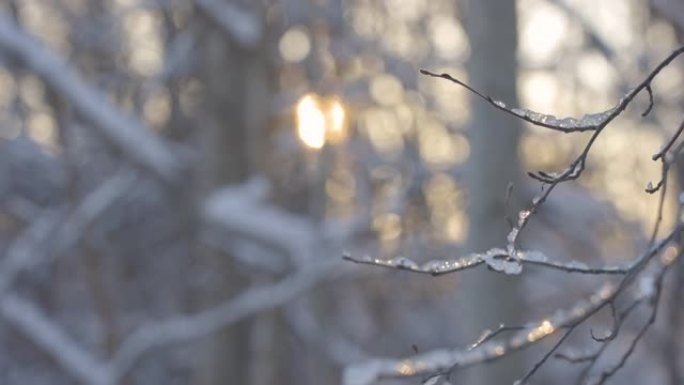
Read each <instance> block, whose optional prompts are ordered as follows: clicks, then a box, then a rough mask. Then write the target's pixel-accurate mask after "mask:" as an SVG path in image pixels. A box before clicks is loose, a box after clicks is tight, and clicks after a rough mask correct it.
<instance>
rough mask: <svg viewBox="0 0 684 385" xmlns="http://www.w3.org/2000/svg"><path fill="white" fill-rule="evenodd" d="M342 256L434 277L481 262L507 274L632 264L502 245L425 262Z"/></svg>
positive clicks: (619, 270) (610, 269)
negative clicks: (562, 258)
mask: <svg viewBox="0 0 684 385" xmlns="http://www.w3.org/2000/svg"><path fill="white" fill-rule="evenodd" d="M342 258H344V259H346V260H348V261H351V262H355V263H361V264H366V265H373V266H382V267H389V268H395V269H400V270H408V271H412V272H415V273H424V274H430V275H433V276H439V275H444V274H449V273H454V272H457V271H461V270H465V269H469V268H472V267H476V266H479V265H481V264H486V265H487V267H489V268H490V269H491V270H494V271H496V272H500V273H505V274H519V273H520V272H521V271H522V265H524V264H529V265H537V266H541V267H546V268H550V269H556V270H561V271H565V272H567V273H582V274H618V275H619V274H626V273H627V272H628V271H629V266H626V265H625V266H621V265H616V266H611V265H607V266H604V267H589V266H587V265H585V264H584V263H581V262H577V261H571V262H559V261H552V260H550V259H549V258H548V257H547V256H546V255H544V254H543V253H541V252H539V251H517V252H516V253H515V256H514V257H511V256H510V255H509V254H508V252H507V251H506V250H504V249H500V248H493V249H490V250H488V251H487V252H485V253H475V254H470V255H468V256H465V257H461V258H458V259H453V260H433V261H429V262H426V263H424V264H422V265H421V264H418V263H417V262H414V261H413V260H411V259H409V258H405V257H397V258H393V259H388V260H386V259H378V258H373V257H370V256H366V257H363V258H354V257H352V256H350V255H344V256H343V257H342Z"/></svg>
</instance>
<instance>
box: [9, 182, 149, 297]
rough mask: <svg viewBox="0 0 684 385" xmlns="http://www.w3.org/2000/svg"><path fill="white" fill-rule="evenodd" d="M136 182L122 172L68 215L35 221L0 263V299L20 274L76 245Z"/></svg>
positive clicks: (63, 212) (61, 212)
mask: <svg viewBox="0 0 684 385" xmlns="http://www.w3.org/2000/svg"><path fill="white" fill-rule="evenodd" d="M135 180H136V178H135V175H134V174H132V173H130V172H121V173H119V174H117V175H115V176H114V177H112V178H110V179H108V180H107V181H105V182H103V183H102V184H101V185H100V186H98V187H97V188H96V189H95V190H93V191H92V192H91V193H90V194H88V196H86V197H85V199H84V200H83V201H82V202H81V203H80V204H79V205H78V206H77V207H76V208H75V209H74V211H73V212H71V213H70V214H67V212H66V210H55V209H50V210H49V211H47V212H45V213H44V214H43V215H42V216H40V217H38V218H37V219H35V220H34V221H33V223H32V224H31V226H30V227H29V228H28V229H27V230H25V232H24V234H23V235H22V236H20V237H19V238H18V239H17V240H15V241H14V242H13V243H12V244H11V245H10V247H9V248H8V250H7V252H6V254H5V257H4V259H3V260H2V262H1V263H0V296H1V295H2V294H3V293H4V292H5V290H7V288H8V287H9V285H10V284H11V283H12V281H13V280H14V279H15V277H16V275H17V274H19V273H20V272H21V271H23V270H26V269H29V268H30V267H32V266H34V265H36V264H38V263H42V262H45V261H46V260H47V259H49V257H52V256H58V255H60V254H61V253H63V252H64V251H65V250H67V249H69V248H70V247H73V246H74V245H75V244H76V243H78V241H79V240H80V239H81V237H82V236H83V234H84V232H85V230H86V228H87V227H88V226H89V225H90V224H91V223H92V222H93V221H95V220H96V219H97V218H99V217H100V215H102V214H103V213H104V212H105V211H106V210H107V208H109V207H111V205H112V204H113V203H114V202H116V201H117V199H118V198H120V197H121V196H122V195H123V194H124V193H125V192H127V191H129V189H130V188H131V186H132V185H133V183H134V182H135Z"/></svg>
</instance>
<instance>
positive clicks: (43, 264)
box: [0, 0, 684, 385]
mask: <svg viewBox="0 0 684 385" xmlns="http://www.w3.org/2000/svg"><path fill="white" fill-rule="evenodd" d="M683 33H684V3H681V2H679V1H668V0H650V1H637V0H603V1H590V0H518V1H508V0H501V1H495V0H486V1H477V0H471V1H466V0H429V1H428V0H377V1H371V0H242V1H240V0H3V1H2V2H0V250H2V257H0V258H1V259H0V320H1V321H0V382H1V383H2V384H36V385H39V384H75V383H117V384H118V383H121V384H131V385H133V384H200V385H218V384H244V385H265V384H341V383H342V378H343V375H342V373H343V370H344V368H345V367H346V366H347V365H349V364H352V363H358V362H363V361H364V360H366V359H368V358H369V357H376V356H377V357H404V356H409V355H411V354H415V353H416V352H424V351H428V350H430V349H434V348H440V347H457V346H467V344H469V343H471V342H472V341H474V340H475V339H476V338H477V337H478V336H479V334H480V333H481V331H482V329H484V328H495V327H497V326H498V325H499V324H500V323H501V322H505V323H507V324H521V323H524V322H526V321H529V320H534V319H538V318H539V317H543V316H544V315H546V314H550V313H552V312H553V311H554V310H555V309H557V308H560V307H567V306H568V305H570V304H572V303H574V302H575V301H576V300H577V299H578V298H580V297H582V296H586V295H587V294H588V293H591V292H592V291H593V290H595V289H596V288H597V287H599V286H600V284H601V282H602V278H597V277H586V276H575V275H568V274H562V273H558V272H552V271H551V272H549V271H537V270H534V269H529V270H526V271H525V273H524V274H523V275H521V276H515V277H506V276H503V275H501V274H497V273H494V272H490V271H487V270H486V269H484V268H482V269H481V270H480V269H479V268H478V269H476V270H473V271H467V272H464V273H458V274H453V275H447V276H444V277H438V278H433V277H430V276H422V275H420V276H419V275H412V274H411V273H408V272H402V271H396V270H384V269H378V268H374V267H368V266H357V265H352V264H351V263H349V262H343V261H342V260H341V257H342V255H343V253H349V254H351V255H355V256H363V255H372V256H375V257H378V258H391V257H396V256H399V255H404V256H408V257H411V258H412V259H414V260H416V261H420V262H424V261H428V260H431V259H438V258H447V257H453V256H457V255H462V254H464V253H466V252H471V251H483V250H486V249H488V248H490V247H493V246H501V245H504V244H505V239H506V234H507V232H508V230H509V225H508V224H507V222H506V219H505V218H506V216H507V215H510V216H513V217H515V216H516V215H517V214H516V212H517V210H519V209H521V208H523V207H525V206H528V205H529V204H530V201H531V199H532V197H533V196H534V195H535V194H536V193H537V192H539V189H540V186H539V183H538V182H534V181H532V180H531V179H529V178H527V177H526V176H525V173H526V171H538V170H545V171H557V170H561V169H562V168H564V167H565V166H566V165H567V164H568V163H569V162H570V161H572V159H574V157H575V156H576V155H577V154H578V153H579V152H580V151H581V149H582V148H583V146H584V144H585V142H586V140H587V139H588V138H589V136H588V135H586V134H571V135H567V134H562V133H556V132H553V131H550V130H546V129H541V128H539V127H531V126H527V125H526V124H523V123H522V122H520V121H517V120H515V119H514V118H512V117H511V116H508V115H505V114H503V113H501V112H500V111H496V110H494V109H493V108H492V107H491V106H489V105H486V104H485V103H484V102H482V101H481V100H479V99H473V98H472V97H471V96H470V95H469V94H468V93H467V92H466V91H465V90H464V89H463V88H460V87H458V86H456V85H455V84H453V83H449V82H447V81H445V80H442V79H435V78H429V77H426V76H423V75H420V74H419V69H421V68H425V69H428V70H430V71H433V72H437V73H441V72H447V73H449V74H451V75H453V76H455V77H457V78H459V79H461V80H464V81H466V82H468V83H469V84H472V85H473V86H474V87H475V88H477V89H479V90H482V91H483V92H484V93H486V94H489V95H492V96H494V97H496V98H498V99H501V100H503V101H505V102H506V103H507V104H509V105H514V106H518V105H519V106H524V107H527V108H530V109H533V110H537V111H542V112H545V113H551V114H554V115H556V116H581V115H582V114H584V113H589V112H598V111H603V110H606V109H609V108H611V107H612V106H613V105H614V104H615V103H616V101H617V100H618V98H619V97H620V96H621V95H622V94H624V93H625V92H627V91H628V90H629V89H630V87H632V86H634V85H635V84H637V83H639V82H640V81H641V80H642V79H643V76H644V75H645V74H646V73H648V71H650V70H651V69H652V68H653V67H655V65H657V64H658V63H659V62H660V61H661V60H662V59H663V58H664V57H665V56H667V55H668V54H669V53H670V52H671V51H672V50H674V49H675V48H677V47H678V45H679V44H680V40H681V37H682V34H683ZM683 69H684V68H683V67H682V63H681V62H677V61H675V63H673V64H672V65H670V66H669V67H668V68H667V69H666V70H665V71H664V72H663V73H662V74H661V76H659V77H658V78H657V80H656V81H655V82H654V83H653V90H654V95H655V107H654V110H653V112H652V113H651V114H650V115H648V116H647V117H646V118H642V117H641V113H642V112H643V111H644V109H646V107H647V105H648V96H647V95H640V96H639V97H638V98H637V99H636V100H635V101H634V103H633V104H632V105H631V106H630V107H629V108H628V110H627V111H626V112H625V114H624V115H622V116H621V117H620V118H619V119H618V120H617V121H616V122H615V123H614V124H613V125H611V126H610V127H609V128H608V130H606V132H605V133H604V134H603V135H602V136H601V137H600V139H599V141H598V142H597V144H596V145H595V146H594V148H593V149H592V153H591V155H590V158H589V162H588V165H587V170H586V172H585V173H584V174H583V176H582V178H580V179H579V180H578V181H576V182H572V183H567V184H564V185H563V186H561V187H560V188H559V189H558V190H557V191H555V192H554V194H553V195H552V196H551V198H550V200H549V201H548V203H547V204H546V205H545V206H544V207H543V209H542V210H541V211H540V212H539V213H538V214H537V216H536V217H535V218H534V219H533V220H532V221H531V223H530V226H529V227H528V228H527V230H526V233H525V234H524V235H523V237H522V242H523V244H524V245H525V246H526V247H528V248H533V249H538V250H542V251H544V252H545V253H547V255H549V256H551V257H553V258H555V259H558V260H569V259H574V260H578V261H581V262H585V263H588V264H594V263H600V262H601V261H602V260H604V261H609V262H619V261H627V260H630V259H632V258H634V256H635V255H637V254H638V253H639V252H640V251H641V250H643V248H644V247H645V245H646V244H647V243H648V238H649V237H650V232H651V229H652V226H653V224H654V222H655V220H656V208H657V205H658V197H657V196H653V195H649V194H646V193H644V189H645V187H646V186H647V184H648V182H649V181H651V182H653V183H656V182H657V181H658V180H659V177H660V165H659V163H657V162H653V161H652V160H651V156H652V155H653V154H654V153H655V152H657V151H658V150H659V149H660V148H661V146H662V144H663V143H664V141H665V140H666V139H667V138H668V137H669V136H670V135H671V134H672V133H673V132H674V131H675V130H676V128H677V127H678V125H679V123H680V119H681V110H682V99H681V89H682V76H684V72H683ZM509 183H512V184H513V189H512V193H511V194H508V195H509V197H508V198H507V186H508V185H509ZM677 194H678V188H676V187H675V188H671V189H670V191H669V193H668V196H667V200H666V213H665V214H666V215H665V219H664V222H665V223H664V224H665V227H666V228H667V227H668V226H671V225H672V223H673V221H674V218H676V199H675V197H676V196H677ZM680 270H681V269H680ZM682 275H683V274H682V273H681V272H680V273H679V274H674V275H672V279H670V280H669V281H668V282H669V283H668V284H671V285H680V286H677V287H680V288H681V287H682V286H681V285H684V284H683V283H682V282H684V278H682ZM681 292H682V291H681V290H679V293H681ZM671 297H672V298H670V297H666V298H665V300H664V301H665V304H664V305H663V307H662V308H661V312H663V313H666V316H664V317H660V318H659V321H658V324H657V325H656V327H655V329H653V330H652V331H651V333H650V334H649V338H647V340H646V341H645V342H643V343H642V344H641V345H640V347H639V348H638V349H637V351H636V353H635V354H636V355H637V356H638V357H639V358H633V361H630V362H631V363H634V362H638V365H633V366H629V365H628V367H627V368H625V369H624V370H623V371H622V373H621V374H619V375H618V376H619V378H620V379H616V380H615V381H617V383H635V384H637V383H650V384H657V383H662V384H676V383H679V382H678V378H681V371H680V370H681V368H678V365H681V363H682V362H684V359H681V357H682V356H681V344H677V339H678V338H679V341H681V338H682V334H681V333H682V332H681V330H682V328H681V326H682V325H681V323H682V321H681V317H680V314H679V313H680V312H679V311H678V309H681V308H684V306H682V302H681V296H677V295H674V296H671ZM195 314H204V315H205V316H203V318H202V317H197V318H192V317H191V318H183V315H188V316H189V315H195ZM604 316H605V317H604ZM179 317H180V318H179ZM602 317H603V318H602ZM601 319H603V321H605V323H604V324H602V323H601ZM167 320H176V321H178V322H177V323H175V324H174V323H168V322H166V321H167ZM596 322H597V324H594V325H593V326H594V327H596V328H598V329H597V330H603V329H606V328H608V327H609V326H610V322H611V319H610V314H602V315H601V316H599V317H598V320H597V321H596ZM158 325H165V327H166V328H158V329H157V326H158ZM141 328H142V329H141ZM601 328H603V329H601ZM588 330H589V329H588V328H587V333H584V334H583V335H582V333H577V334H578V335H580V337H578V338H576V339H571V340H570V342H569V344H570V346H574V347H576V348H578V349H584V348H586V347H588V346H591V343H592V342H591V339H590V338H589V333H588ZM636 330H637V329H636V326H634V327H633V326H630V324H629V323H628V324H626V325H625V329H624V331H623V332H624V333H626V335H627V336H629V335H630V333H632V334H634V333H635V332H636ZM157 331H158V332H157ZM155 333H156V334H155ZM141 341H142V342H141ZM150 341H152V342H150ZM146 344H147V345H146ZM545 344H546V343H545V342H544V343H542V344H541V346H539V347H538V348H533V349H531V350H530V351H529V352H527V353H526V354H524V355H520V354H517V355H513V356H512V357H510V358H508V359H505V360H502V361H501V362H500V363H496V364H492V365H488V366H485V367H484V370H479V369H473V370H467V371H464V372H459V373H457V374H456V375H455V376H454V377H452V382H453V383H454V384H459V383H468V384H494V383H512V382H513V380H514V379H516V378H519V377H520V376H522V374H524V373H525V371H526V370H527V369H528V368H529V366H530V365H531V364H533V363H534V360H535V359H536V358H538V357H539V356H540V355H542V354H543V352H544V351H545V349H548V346H550V345H545ZM141 346H142V347H141ZM618 346H620V345H618ZM136 349H137V350H136ZM535 349H536V350H535ZM608 358H610V355H608ZM108 362H109V363H113V364H112V365H113V366H108V365H107V364H106V363H108ZM637 366H638V368H639V370H638V371H637V370H635V369H636V367H637ZM112 368H114V369H112ZM578 372H579V370H578V367H577V366H572V365H570V364H568V363H567V362H555V361H553V360H552V361H550V362H549V363H548V364H547V365H546V366H545V367H544V368H543V369H542V370H541V371H540V373H539V374H538V375H537V377H536V380H537V381H539V382H538V383H554V384H561V383H574V381H575V380H576V377H577V374H578ZM112 373H116V374H112ZM678 376H680V377H678ZM103 378H108V379H106V380H102V379H103ZM98 381H105V382H98ZM106 381H110V382H106ZM383 383H386V384H395V383H401V384H404V383H406V384H417V383H420V378H413V379H410V380H402V381H399V380H387V381H385V382H383Z"/></svg>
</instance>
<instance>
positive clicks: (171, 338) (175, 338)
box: [111, 261, 338, 380]
mask: <svg viewBox="0 0 684 385" xmlns="http://www.w3.org/2000/svg"><path fill="white" fill-rule="evenodd" d="M337 266H338V263H336V262H335V261H332V262H323V263H316V264H310V265H308V266H307V267H306V268H304V269H302V270H301V271H299V272H297V273H294V274H291V275H290V276H288V277H287V278H284V279H283V280H281V281H279V282H277V283H275V284H272V285H267V286H262V287H258V288H253V289H248V290H246V291H244V292H243V293H241V294H239V295H238V296H237V297H235V298H233V299H230V300H228V301H227V302H225V303H224V304H222V305H219V306H217V307H215V308H212V309H209V310H206V311H203V312H200V313H197V314H194V315H187V316H178V317H173V318H170V319H167V320H161V321H155V322H150V323H149V324H148V325H144V326H142V327H140V328H138V330H136V331H134V332H133V333H132V334H130V335H129V336H128V337H127V338H126V339H125V340H124V341H123V343H122V344H121V347H120V349H119V351H118V352H117V353H116V354H115V356H114V358H113V360H112V362H111V367H112V371H113V373H114V376H115V379H117V380H118V379H119V378H121V377H122V376H123V375H125V374H126V373H127V372H128V371H129V370H130V369H132V368H133V366H134V365H135V364H136V363H137V362H138V360H139V359H140V358H141V357H142V356H143V355H145V354H146V353H149V352H150V351H151V350H153V349H157V348H162V347H166V346H170V345H173V344H177V343H180V342H184V341H190V340H193V339H196V338H199V337H203V336H206V335H209V334H211V333H214V332H217V331H219V330H221V329H222V328H224V327H226V326H228V325H231V324H233V323H235V322H237V321H239V320H241V319H244V318H245V317H248V316H250V315H253V314H255V313H257V312H261V311H264V310H268V309H272V308H274V307H277V306H280V305H282V304H284V303H285V302H287V301H290V300H292V299H293V298H295V297H297V296H298V295H300V294H301V293H303V292H305V291H307V290H310V289H311V288H312V287H313V286H315V285H316V284H317V283H319V282H320V281H321V280H323V279H324V278H325V277H328V276H329V273H330V272H331V271H332V270H333V269H334V268H335V267H337Z"/></svg>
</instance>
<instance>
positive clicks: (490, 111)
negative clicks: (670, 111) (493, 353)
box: [461, 0, 522, 385]
mask: <svg viewBox="0 0 684 385" xmlns="http://www.w3.org/2000/svg"><path fill="white" fill-rule="evenodd" d="M463 10H464V12H463V20H464V23H465V26H466V31H467V34H468V38H469V41H470V47H471V49H470V50H471V56H470V60H469V63H468V76H469V81H470V84H472V85H473V87H475V88H476V89H478V90H481V91H482V92H484V93H485V94H487V95H491V96H492V97H494V98H497V99H501V100H503V101H505V102H506V103H509V104H515V105H517V104H518V98H517V90H516V76H517V61H516V47H517V18H516V9H515V2H514V1H509V0H499V1H497V0H470V1H467V2H466V3H465V4H464V8H463ZM471 116H472V118H471V121H470V126H469V134H470V143H471V155H470V164H469V169H468V188H469V221H470V227H469V239H468V248H469V250H470V251H473V252H476V251H477V252H479V251H485V250H487V249H489V248H491V247H495V246H503V245H505V243H506V235H507V234H508V231H509V230H510V229H509V226H508V224H507V222H506V219H505V211H506V207H505V205H506V203H505V200H506V199H505V197H506V189H507V185H508V183H509V182H513V183H515V182H516V179H517V178H518V176H519V161H518V152H517V148H518V139H519V136H520V125H519V122H518V121H517V120H515V119H513V118H511V117H510V116H507V115H505V114H503V113H502V112H500V111H497V110H495V109H494V108H492V107H491V106H490V105H488V104H486V103H483V102H482V100H480V99H478V98H476V97H472V98H471ZM511 201H512V202H515V201H516V200H515V197H512V199H511ZM462 278H463V286H462V289H461V290H462V292H463V293H464V294H463V295H464V297H465V298H464V300H465V301H464V304H465V306H466V307H465V308H464V312H465V314H466V319H467V322H466V323H467V325H468V327H467V331H468V336H469V337H471V338H477V336H478V335H479V333H481V332H482V329H483V328H496V327H497V326H498V325H499V324H500V323H505V324H517V323H519V322H521V321H522V320H521V318H522V317H521V315H522V309H521V304H520V301H521V298H520V285H519V279H520V277H511V276H504V275H502V274H498V273H494V272H490V271H488V270H486V269H485V268H479V269H477V270H476V271H472V272H471V271H469V272H468V273H467V274H463V275H462ZM521 361H522V359H521V357H520V356H519V355H513V356H511V357H509V358H506V359H504V360H503V361H502V362H500V363H495V364H491V365H488V366H484V367H480V368H478V369H475V370H476V371H477V373H476V374H475V376H474V377H475V378H473V380H472V381H468V383H469V384H483V385H484V384H487V385H489V384H506V383H512V382H513V381H514V380H515V379H516V378H518V377H519V376H520V375H521V372H522V367H521V363H522V362H521Z"/></svg>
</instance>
